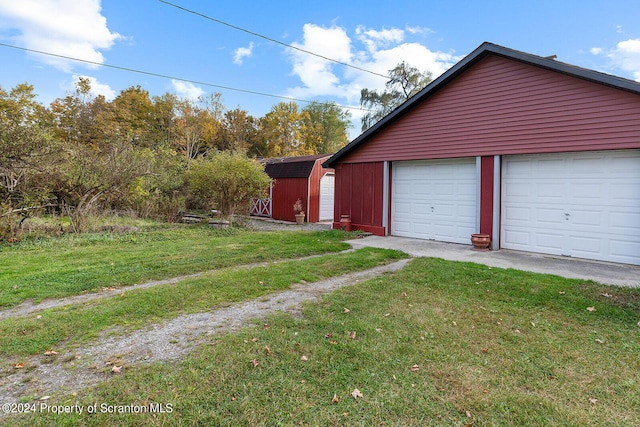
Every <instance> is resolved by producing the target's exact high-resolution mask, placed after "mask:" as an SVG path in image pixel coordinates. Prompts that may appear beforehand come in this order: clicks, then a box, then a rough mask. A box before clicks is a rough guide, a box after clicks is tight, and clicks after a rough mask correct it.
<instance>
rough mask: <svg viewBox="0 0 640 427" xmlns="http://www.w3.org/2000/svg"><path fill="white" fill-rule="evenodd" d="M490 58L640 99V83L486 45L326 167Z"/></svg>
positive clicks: (354, 143)
mask: <svg viewBox="0 0 640 427" xmlns="http://www.w3.org/2000/svg"><path fill="white" fill-rule="evenodd" d="M487 55H497V56H501V57H503V58H507V59H511V60H514V61H519V62H522V63H525V64H528V65H532V66H535V67H539V68H543V69H546V70H550V71H554V72H558V73H561V74H565V75H569V76H572V77H576V78H579V79H583V80H587V81H590V82H593V83H597V84H601V85H605V86H609V87H612V88H615V89H619V90H624V91H627V92H631V93H634V94H638V95H640V83H638V82H635V81H633V80H629V79H625V78H622V77H618V76H614V75H611V74H606V73H601V72H598V71H594V70H590V69H586V68H582V67H578V66H575V65H570V64H566V63H563V62H559V61H556V60H555V59H554V58H553V57H542V56H537V55H532V54H529V53H524V52H520V51H517V50H513V49H509V48H506V47H503V46H499V45H496V44H493V43H489V42H484V43H483V44H481V45H480V46H479V47H477V48H476V49H475V50H474V51H473V52H471V53H470V54H469V55H467V56H466V57H464V58H463V59H462V60H461V61H460V62H458V63H457V64H456V65H454V66H453V67H451V68H450V69H449V70H447V71H446V72H445V73H443V74H442V75H440V77H438V78H437V79H435V80H434V81H433V82H431V83H430V84H429V85H427V86H426V87H425V88H424V89H422V90H421V91H420V92H418V93H417V94H416V95H414V96H413V97H411V98H410V99H408V100H407V101H405V102H404V103H403V104H401V105H400V106H398V107H397V108H396V109H395V110H393V111H392V112H391V113H389V114H388V115H386V116H385V117H384V118H382V119H381V120H380V121H379V122H377V123H376V124H375V125H373V126H372V127H370V128H369V129H367V130H366V131H364V132H363V133H362V134H360V136H358V137H357V138H356V139H354V140H353V141H351V142H350V143H349V144H347V145H346V146H344V147H343V148H342V149H341V150H339V151H338V152H337V153H335V154H334V155H333V156H332V157H331V158H330V159H329V160H327V161H326V162H325V163H324V164H323V166H324V167H334V166H335V165H336V164H337V163H339V162H340V160H341V159H342V158H344V157H345V156H346V155H348V154H349V153H350V152H352V151H353V150H355V149H357V148H358V147H359V146H360V145H362V144H364V143H366V142H367V141H368V140H369V139H371V138H372V137H373V136H375V135H376V134H377V133H379V132H380V131H381V130H383V129H385V128H386V127H388V126H389V125H391V124H392V123H393V122H394V121H395V120H396V119H398V118H399V117H401V116H402V115H404V114H405V113H407V112H409V111H411V109H413V108H414V107H416V106H417V105H419V104H420V103H422V102H424V101H426V100H427V99H428V98H429V97H431V96H432V95H434V94H435V93H437V92H438V91H439V90H440V89H442V88H443V87H445V86H446V85H447V84H448V83H449V82H451V81H452V80H454V79H455V78H456V77H458V76H459V75H460V74H462V73H464V72H465V71H466V70H467V69H469V68H470V67H472V66H473V65H474V64H476V63H477V62H479V61H480V60H482V59H483V58H485V57H486V56H487Z"/></svg>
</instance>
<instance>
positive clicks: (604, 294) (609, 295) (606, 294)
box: [600, 292, 613, 298]
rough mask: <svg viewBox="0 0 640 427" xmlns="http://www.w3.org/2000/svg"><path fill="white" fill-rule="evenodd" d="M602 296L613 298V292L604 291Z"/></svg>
mask: <svg viewBox="0 0 640 427" xmlns="http://www.w3.org/2000/svg"><path fill="white" fill-rule="evenodd" d="M600 296H603V297H605V298H611V297H612V296H613V295H611V294H609V293H607V292H603V293H601V294H600Z"/></svg>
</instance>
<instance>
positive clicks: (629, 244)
mask: <svg viewBox="0 0 640 427" xmlns="http://www.w3.org/2000/svg"><path fill="white" fill-rule="evenodd" d="M609 253H610V256H611V261H614V262H624V263H627V264H634V261H635V257H632V256H629V254H640V241H631V240H617V239H612V240H610V241H609Z"/></svg>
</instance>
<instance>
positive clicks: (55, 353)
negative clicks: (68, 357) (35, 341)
mask: <svg viewBox="0 0 640 427" xmlns="http://www.w3.org/2000/svg"><path fill="white" fill-rule="evenodd" d="M44 355H45V356H57V355H58V352H57V351H55V350H47V351H45V352H44Z"/></svg>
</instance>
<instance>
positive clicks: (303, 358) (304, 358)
mask: <svg viewBox="0 0 640 427" xmlns="http://www.w3.org/2000/svg"><path fill="white" fill-rule="evenodd" d="M300 360H302V361H303V362H306V361H307V360H309V358H308V357H307V356H302V357H301V358H300Z"/></svg>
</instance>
